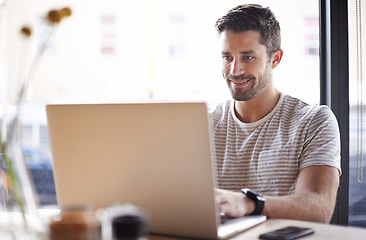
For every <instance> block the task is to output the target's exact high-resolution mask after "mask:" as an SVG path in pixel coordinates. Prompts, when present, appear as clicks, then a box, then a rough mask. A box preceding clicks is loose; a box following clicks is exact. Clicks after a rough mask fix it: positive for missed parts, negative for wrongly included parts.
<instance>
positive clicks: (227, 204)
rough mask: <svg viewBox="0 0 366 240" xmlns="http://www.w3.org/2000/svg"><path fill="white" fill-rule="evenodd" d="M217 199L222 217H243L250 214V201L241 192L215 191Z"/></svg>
mask: <svg viewBox="0 0 366 240" xmlns="http://www.w3.org/2000/svg"><path fill="white" fill-rule="evenodd" d="M215 198H216V202H217V203H218V205H219V211H220V214H222V215H225V216H227V217H242V216H245V215H247V214H249V213H248V207H249V206H247V203H248V199H246V197H245V195H244V194H242V193H241V192H233V191H228V190H223V189H215ZM249 208H250V207H249Z"/></svg>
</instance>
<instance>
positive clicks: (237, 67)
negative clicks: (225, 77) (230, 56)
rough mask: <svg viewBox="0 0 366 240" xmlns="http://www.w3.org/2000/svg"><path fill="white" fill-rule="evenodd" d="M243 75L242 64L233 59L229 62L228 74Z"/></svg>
mask: <svg viewBox="0 0 366 240" xmlns="http://www.w3.org/2000/svg"><path fill="white" fill-rule="evenodd" d="M243 73H244V64H242V63H241V62H240V61H239V60H237V59H235V60H234V61H232V62H231V66H230V74H232V75H233V76H238V75H241V74H243Z"/></svg>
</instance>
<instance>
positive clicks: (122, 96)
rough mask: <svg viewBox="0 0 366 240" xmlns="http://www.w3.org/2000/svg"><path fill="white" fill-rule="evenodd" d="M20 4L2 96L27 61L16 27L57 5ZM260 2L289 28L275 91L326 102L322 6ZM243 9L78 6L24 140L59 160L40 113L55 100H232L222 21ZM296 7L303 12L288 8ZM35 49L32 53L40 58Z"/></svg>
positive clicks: (1, 66) (10, 11)
mask: <svg viewBox="0 0 366 240" xmlns="http://www.w3.org/2000/svg"><path fill="white" fill-rule="evenodd" d="M11 2H12V4H7V5H6V9H5V8H4V12H5V11H6V12H7V14H1V13H0V14H1V15H0V18H1V19H0V22H1V23H2V25H1V26H0V38H5V39H6V41H4V40H3V39H0V44H1V46H0V49H1V51H0V91H1V92H0V93H2V92H3V89H7V90H8V91H5V93H8V92H9V93H12V92H14V91H15V89H14V88H15V85H14V84H10V83H12V82H14V78H15V77H14V76H18V75H19V74H18V71H19V68H18V67H17V66H18V65H19V63H18V61H19V59H20V57H21V56H22V55H21V54H22V53H19V55H18V54H14V53H18V52H19V51H18V50H19V49H20V47H19V45H20V44H21V42H19V41H20V40H19V35H18V31H17V30H18V29H20V28H21V26H22V24H24V23H27V20H28V21H29V24H31V23H32V22H33V21H37V20H34V19H38V16H39V15H40V14H42V12H41V11H42V9H50V8H52V7H53V6H51V5H52V4H51V3H50V2H49V1H41V2H39V3H38V4H37V5H32V4H28V2H29V0H12V1H11ZM51 2H52V1H51ZM256 2H257V3H259V4H262V5H264V6H269V7H270V8H271V9H272V10H273V11H274V13H275V14H276V16H277V18H278V19H279V21H280V24H281V29H282V39H283V41H282V47H283V50H284V56H283V59H282V62H281V64H280V65H279V67H278V68H277V69H276V70H275V73H274V82H275V85H276V86H277V87H278V89H279V90H280V91H282V92H284V93H287V94H290V95H293V96H294V97H299V98H302V99H304V100H306V101H308V102H311V103H319V92H320V91H319V60H318V54H319V51H318V46H319V42H318V31H319V30H318V29H319V28H318V19H319V10H318V5H319V4H318V1H317V0H300V1H293V0H263V1H256ZM240 3H242V2H238V1H234V0H230V1H227V0H220V1H215V3H214V4H213V2H212V1H211V0H202V1H194V0H177V1H170V0H163V1H149V0H139V1H129V2H128V4H126V3H125V1H106V2H103V4H100V2H99V1H95V0H91V1H88V2H85V3H84V2H78V1H70V3H69V7H70V8H71V9H73V10H75V11H74V15H73V16H71V17H70V18H67V19H65V21H62V22H61V23H60V24H59V25H58V26H57V27H56V29H55V34H53V35H52V37H51V39H50V41H49V42H47V45H48V46H47V48H46V54H51V55H52V58H45V59H46V60H44V59H42V61H40V63H39V65H38V68H37V71H36V74H35V76H34V78H33V79H32V80H33V81H32V84H31V88H29V93H30V94H29V95H27V96H28V98H27V99H26V103H27V104H28V105H31V106H32V111H28V112H27V113H24V118H23V119H21V121H23V122H22V124H23V125H24V124H31V125H29V126H27V127H24V129H23V131H24V132H23V133H22V134H23V139H24V143H29V142H31V143H32V146H34V147H35V148H36V150H34V149H33V150H34V151H35V152H38V151H42V152H43V151H45V152H46V154H47V155H48V156H49V155H50V154H49V153H50V149H49V143H48V136H47V127H46V125H45V124H46V122H47V121H46V116H45V114H38V113H39V112H44V107H45V104H46V103H48V102H111V101H113V102H123V101H149V100H153V101H182V100H183V101H192V100H194V101H205V102H207V103H208V105H213V104H215V103H216V102H217V101H220V100H223V99H226V98H230V93H229V90H228V88H227V86H226V83H225V82H224V80H223V79H222V76H221V72H220V71H221V63H220V53H219V51H218V48H217V36H216V32H215V29H214V24H215V21H216V20H217V18H219V17H220V16H222V15H223V14H225V12H226V11H227V10H229V9H230V8H232V7H234V6H236V5H238V4H240ZM24 6H27V8H26V9H25V8H24ZM192 6H194V7H193V8H192ZM283 6H286V8H284V7H283ZM292 8H293V9H296V11H288V9H292ZM45 11H46V10H45ZM19 13H24V14H19ZM44 13H46V12H44ZM33 18H34V19H33ZM39 22H41V21H39ZM2 26H7V27H6V28H4V27H2ZM34 28H35V32H36V34H35V38H36V39H35V40H36V41H35V42H36V43H37V44H38V43H41V42H43V40H44V38H45V37H46V36H47V35H48V34H49V28H48V26H46V25H44V23H39V24H36V25H35V26H34ZM35 45H36V44H33V45H32V46H31V47H32V49H30V52H36V49H37V46H35ZM56 50H57V51H56ZM95 53H97V54H95ZM95 55H96V56H95ZM12 96H13V95H12V94H7V95H6V96H5V95H2V94H0V103H1V104H7V103H12V102H14V99H13V97H12ZM35 112H36V113H37V114H35ZM25 119H31V121H26V120H25ZM31 127H32V130H31V129H30V128H31ZM32 156H36V155H32ZM48 170H49V169H48ZM48 170H47V171H48ZM47 174H48V173H47Z"/></svg>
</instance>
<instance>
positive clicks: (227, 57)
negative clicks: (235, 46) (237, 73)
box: [222, 56, 231, 61]
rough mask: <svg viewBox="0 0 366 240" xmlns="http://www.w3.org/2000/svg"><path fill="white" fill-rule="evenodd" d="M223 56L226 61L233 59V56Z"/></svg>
mask: <svg viewBox="0 0 366 240" xmlns="http://www.w3.org/2000/svg"><path fill="white" fill-rule="evenodd" d="M222 58H223V59H224V60H225V61H230V60H231V56H222Z"/></svg>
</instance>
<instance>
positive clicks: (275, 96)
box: [234, 87, 281, 123]
mask: <svg viewBox="0 0 366 240" xmlns="http://www.w3.org/2000/svg"><path fill="white" fill-rule="evenodd" d="M280 95H281V93H280V91H278V90H277V89H276V88H274V87H273V88H269V89H267V91H263V92H262V93H261V94H260V95H258V96H256V97H255V98H253V99H250V100H248V101H235V105H234V106H235V115H236V117H237V118H238V119H239V120H240V121H242V122H244V123H252V122H256V121H259V120H260V119H262V118H263V117H265V116H266V115H267V114H268V113H270V112H271V111H272V109H273V108H274V107H275V106H276V104H277V102H278V100H279V99H280Z"/></svg>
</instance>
